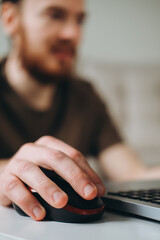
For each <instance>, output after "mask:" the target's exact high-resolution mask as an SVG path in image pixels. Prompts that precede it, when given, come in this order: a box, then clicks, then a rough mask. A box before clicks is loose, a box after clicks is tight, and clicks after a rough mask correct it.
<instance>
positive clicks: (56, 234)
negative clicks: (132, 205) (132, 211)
mask: <svg viewBox="0 0 160 240" xmlns="http://www.w3.org/2000/svg"><path fill="white" fill-rule="evenodd" d="M11 239H25V240H37V239H38V240H53V239H54V240H64V239H65V240H72V239H73V240H75V239H76V240H82V239H84V240H85V239H87V240H89V239H92V240H104V239H108V240H111V239H112V240H121V239H123V240H128V239H129V240H135V239H136V240H144V239H145V240H151V239H152V240H159V239H160V225H159V223H158V222H153V221H150V220H145V219H138V218H134V217H128V216H124V215H119V214H115V213H109V212H105V214H104V216H103V218H102V219H101V220H100V221H97V222H94V223H89V224H71V223H58V222H35V221H33V220H32V219H30V218H27V217H22V216H19V215H18V214H17V213H16V212H15V210H14V209H12V208H5V207H0V240H11Z"/></svg>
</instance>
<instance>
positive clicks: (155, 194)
mask: <svg viewBox="0 0 160 240" xmlns="http://www.w3.org/2000/svg"><path fill="white" fill-rule="evenodd" d="M107 195H114V196H120V197H125V198H130V199H135V200H136V199H137V200H140V201H145V202H151V203H156V204H160V189H150V190H138V191H123V192H122V191H120V192H108V193H107Z"/></svg>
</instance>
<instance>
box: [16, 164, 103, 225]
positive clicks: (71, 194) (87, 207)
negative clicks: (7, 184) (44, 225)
mask: <svg viewBox="0 0 160 240" xmlns="http://www.w3.org/2000/svg"><path fill="white" fill-rule="evenodd" d="M41 170H42V171H43V172H44V173H45V174H46V176H47V177H48V178H50V179H51V180H52V181H53V182H54V183H56V184H57V185H58V186H59V187H60V188H61V189H62V190H63V191H64V192H65V193H66V194H67V195H68V203H67V205H66V206H65V207H64V208H62V209H57V208H54V207H52V206H51V205H49V204H48V203H47V202H46V201H45V200H44V199H43V198H42V197H41V196H40V195H39V194H38V193H37V192H36V191H35V190H33V189H31V188H29V189H30V191H31V192H32V194H33V195H34V196H35V197H36V198H37V199H38V201H39V202H40V203H41V204H42V206H43V207H44V208H45V210H46V217H45V219H44V220H47V221H58V222H68V223H83V222H91V221H95V220H98V219H100V218H101V217H102V215H103V213H104V210H105V206H104V203H103V201H102V200H101V199H100V198H98V197H96V198H94V199H93V200H85V199H83V198H82V197H81V196H80V195H79V194H78V193H76V192H75V190H74V189H73V188H72V187H71V185H70V184H69V183H68V182H66V181H65V180H64V179H63V178H62V177H60V176H59V175H58V174H56V173H55V172H54V171H51V170H47V169H44V168H41ZM13 207H14V208H15V210H16V211H17V212H18V213H19V214H20V215H22V216H27V214H26V213H24V212H23V211H22V210H21V208H19V207H18V206H17V205H16V204H14V203H13Z"/></svg>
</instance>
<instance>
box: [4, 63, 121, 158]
mask: <svg viewBox="0 0 160 240" xmlns="http://www.w3.org/2000/svg"><path fill="white" fill-rule="evenodd" d="M4 64H5V61H2V62H1V63H0V159H2V158H9V157H11V156H12V155H13V154H14V153H15V152H16V151H17V150H18V149H19V148H20V146H22V145H23V144H24V143H26V142H33V141H35V140H37V139H38V138H39V137H41V136H44V135H50V136H54V137H56V138H58V139H61V140H62V141H64V142H66V143H68V144H70V145H71V146H73V147H74V148H76V149H77V150H79V151H80V152H82V153H83V154H84V155H85V156H87V155H92V156H97V154H98V153H100V152H101V151H102V150H103V149H105V148H107V147H109V146H111V145H113V144H116V143H118V142H120V141H122V139H121V137H120V135H119V134H118V132H117V130H116V129H115V126H114V124H113V122H112V120H111V118H110V116H109V114H108V112H107V110H106V107H105V105H104V103H103V102H102V100H101V99H100V98H99V96H98V95H97V94H96V93H95V91H94V89H93V88H92V86H91V85H90V84H89V83H87V82H85V81H82V80H78V79H70V80H69V81H68V80H66V81H63V82H61V83H60V84H59V85H58V86H57V89H56V93H55V95H54V99H53V104H52V107H51V108H50V109H49V110H47V111H45V112H39V111H35V110H33V109H31V108H29V107H28V106H27V105H26V104H25V103H24V102H23V101H22V99H21V98H20V96H18V95H17V94H16V93H15V92H14V90H13V89H12V88H11V87H10V86H9V85H8V83H7V79H6V78H5V75H4V72H3V68H4Z"/></svg>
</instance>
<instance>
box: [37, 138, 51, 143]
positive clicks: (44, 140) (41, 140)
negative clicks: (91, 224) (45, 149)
mask: <svg viewBox="0 0 160 240" xmlns="http://www.w3.org/2000/svg"><path fill="white" fill-rule="evenodd" d="M53 140H54V138H53V137H51V136H43V137H41V138H39V139H38V141H37V142H38V143H42V144H47V143H49V142H51V141H53Z"/></svg>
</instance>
